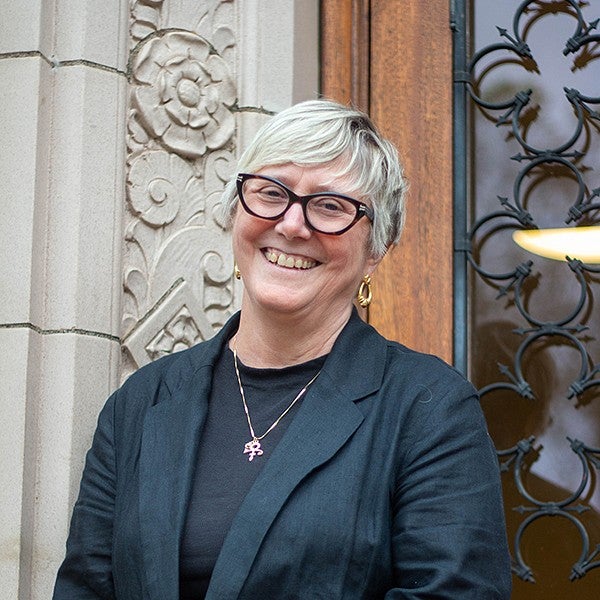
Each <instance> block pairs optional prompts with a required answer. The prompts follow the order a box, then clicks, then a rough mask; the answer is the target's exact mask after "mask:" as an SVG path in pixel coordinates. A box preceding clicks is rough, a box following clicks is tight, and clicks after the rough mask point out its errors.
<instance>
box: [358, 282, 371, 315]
mask: <svg viewBox="0 0 600 600" xmlns="http://www.w3.org/2000/svg"><path fill="white" fill-rule="evenodd" d="M356 299H357V300H358V303H359V304H360V305H361V306H362V307H363V308H367V306H369V304H371V300H373V292H372V291H371V276H370V275H365V276H364V277H363V280H362V281H361V283H360V287H359V288H358V294H356Z"/></svg>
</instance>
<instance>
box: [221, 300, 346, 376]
mask: <svg viewBox="0 0 600 600" xmlns="http://www.w3.org/2000/svg"><path fill="white" fill-rule="evenodd" d="M351 313H352V306H349V307H348V310H347V311H346V312H345V313H341V314H339V313H338V314H337V315H333V316H331V315H330V318H326V319H324V318H322V317H320V318H317V316H316V315H304V314H303V315H288V314H285V315H280V314H273V312H271V311H268V312H267V311H261V310H260V309H256V307H252V306H248V305H247V304H245V303H242V312H241V317H240V326H239V329H238V331H237V333H236V334H235V336H234V337H233V339H232V342H231V345H232V347H233V346H235V349H236V352H237V354H238V356H239V358H240V360H241V361H242V362H243V363H244V364H245V365H246V366H249V367H259V368H281V367H287V366H290V365H296V364H300V363H303V362H306V361H309V360H312V359H313V358H317V357H319V356H323V355H324V354H327V353H328V352H329V351H330V350H331V348H332V347H333V344H334V343H335V340H336V339H337V337H338V335H339V334H340V332H341V331H342V329H343V328H344V326H345V325H346V323H347V322H348V319H349V318H350V315H351Z"/></svg>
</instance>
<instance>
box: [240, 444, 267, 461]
mask: <svg viewBox="0 0 600 600" xmlns="http://www.w3.org/2000/svg"><path fill="white" fill-rule="evenodd" d="M244 454H248V461H252V460H254V457H255V456H261V455H262V454H263V451H262V450H261V448H260V442H259V441H258V440H257V439H256V438H254V439H252V440H250V441H249V442H248V443H247V444H244Z"/></svg>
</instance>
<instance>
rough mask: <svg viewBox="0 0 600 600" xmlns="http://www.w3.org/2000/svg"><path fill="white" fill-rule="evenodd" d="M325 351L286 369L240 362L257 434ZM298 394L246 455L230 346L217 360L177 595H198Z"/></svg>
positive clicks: (185, 599) (187, 598)
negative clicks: (259, 451) (258, 446)
mask: <svg viewBox="0 0 600 600" xmlns="http://www.w3.org/2000/svg"><path fill="white" fill-rule="evenodd" d="M325 358H326V357H325V356H323V357H320V358H316V359H314V360H311V361H309V362H306V363H303V364H300V365H294V366H292V367H286V368H283V369H255V368H251V367H247V366H245V365H244V364H242V363H241V362H240V361H239V358H238V367H239V371H240V377H241V380H242V385H243V387H244V392H245V395H246V402H247V404H248V410H249V413H250V418H251V421H252V426H253V428H254V432H255V434H256V435H257V436H259V437H260V436H261V435H263V433H264V432H265V431H267V429H268V428H269V427H270V426H271V425H272V424H273V423H274V422H275V421H276V420H277V418H278V417H279V416H280V415H281V414H282V413H283V412H284V411H285V409H286V408H287V407H288V406H289V405H290V403H291V402H292V400H293V399H294V398H295V397H296V395H297V394H298V392H299V391H300V390H301V389H302V388H303V387H304V386H305V385H306V384H307V383H308V382H309V381H310V380H311V378H312V377H314V376H315V375H316V373H318V371H319V370H320V369H321V367H322V366H323V364H324V362H325ZM301 403H302V398H301V399H300V400H298V402H296V404H295V405H294V406H293V408H292V409H291V410H290V411H289V412H288V413H287V414H286V415H285V416H284V417H283V419H282V420H281V421H280V422H279V423H278V425H277V426H276V427H275V428H274V429H273V430H272V431H271V432H270V433H269V434H268V435H266V436H265V438H263V439H262V440H261V442H260V443H261V449H262V450H263V452H264V454H262V455H261V456H255V457H254V458H253V459H252V460H249V456H250V455H249V454H244V445H245V444H246V442H249V441H250V440H251V439H252V436H251V435H250V430H249V428H248V422H247V420H246V414H245V412H244V405H243V403H242V398H241V395H240V390H239V387H238V382H237V377H236V374H235V368H234V362H233V353H232V352H231V350H229V348H228V347H227V346H225V347H224V350H223V352H222V354H221V356H220V358H219V360H218V362H217V364H216V365H215V371H214V374H213V386H212V390H211V394H210V400H209V407H208V415H207V417H206V422H205V424H204V428H203V431H202V437H201V440H200V446H199V449H198V458H197V462H196V469H195V475H194V481H193V483H192V493H191V498H190V503H189V506H188V514H187V518H186V523H185V527H184V531H183V536H182V542H181V556H180V574H179V575H180V585H179V590H180V600H201V599H203V598H204V597H205V595H206V590H207V589H208V584H209V582H210V576H211V573H212V570H213V568H214V566H215V563H216V561H217V557H218V555H219V552H220V550H221V547H222V546H223V542H224V540H225V536H226V535H227V532H228V531H229V528H230V526H231V523H232V521H233V519H234V517H235V515H236V513H237V511H238V509H239V507H240V505H241V504H242V502H243V500H244V498H245V496H246V494H247V493H248V491H249V490H250V488H251V487H252V484H253V483H254V480H255V479H256V477H257V476H258V474H259V472H260V470H261V469H262V467H263V466H264V464H265V462H266V461H267V460H268V458H269V456H270V455H271V453H272V452H273V450H274V449H275V447H276V446H277V444H278V443H279V441H280V440H281V437H282V436H283V434H284V432H285V430H286V429H287V427H288V426H289V424H290V423H291V421H292V419H293V418H294V415H295V414H296V412H297V410H298V408H299V407H300V404H301Z"/></svg>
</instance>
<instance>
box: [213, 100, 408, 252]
mask: <svg viewBox="0 0 600 600" xmlns="http://www.w3.org/2000/svg"><path fill="white" fill-rule="evenodd" d="M336 159H340V160H336ZM332 161H336V163H337V164H339V165H340V167H339V172H336V173H335V176H336V177H339V176H350V177H351V179H352V180H353V181H354V183H355V186H356V192H358V193H360V194H361V195H362V196H363V197H368V198H369V199H370V201H371V202H372V204H373V209H374V212H375V218H374V220H373V227H372V230H371V239H370V246H371V251H372V253H373V254H374V255H375V256H383V255H384V254H385V252H386V251H387V249H388V248H389V247H390V246H392V245H394V244H397V243H398V240H399V239H400V234H401V233H402V228H403V226H404V198H405V195H406V189H407V182H406V179H405V177H404V174H403V169H402V166H401V164H400V161H399V159H398V153H397V151H396V148H395V147H394V146H393V145H392V144H391V142H389V141H388V140H386V139H385V138H383V137H382V136H381V134H380V133H379V132H378V130H377V128H376V127H375V125H374V124H373V122H372V121H371V119H370V118H369V117H368V116H367V115H366V114H365V113H363V112H361V111H359V110H356V109H354V108H352V107H349V106H345V105H343V104H338V103H336V102H332V101H330V100H308V101H306V102H301V103H299V104H296V105H294V106H292V107H290V108H288V109H286V110H283V111H282V112H280V113H278V114H277V115H275V116H274V117H273V118H272V119H271V120H270V121H268V122H267V123H266V124H265V125H263V126H262V127H261V128H260V129H259V131H258V132H257V133H256V135H255V136H254V139H253V140H252V142H251V143H250V145H249V146H248V148H246V150H245V151H244V153H243V154H242V156H241V157H240V160H239V162H238V171H239V172H243V173H255V172H257V171H259V170H260V169H262V168H264V167H267V166H272V165H281V164H286V163H294V164H297V165H303V166H304V165H321V164H325V163H330V162H332ZM324 183H326V182H324ZM236 207H237V191H236V183H235V178H234V179H233V180H232V181H230V182H229V183H228V184H227V186H226V187H225V190H224V192H223V196H222V210H223V215H224V220H225V221H226V222H227V223H229V224H231V220H232V218H233V215H234V214H235V210H236Z"/></svg>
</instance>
